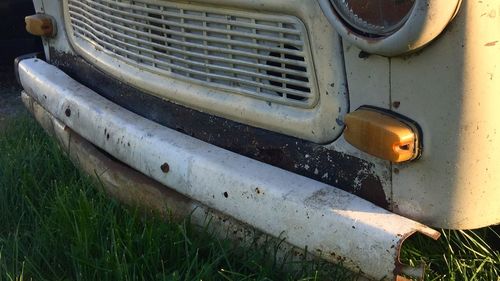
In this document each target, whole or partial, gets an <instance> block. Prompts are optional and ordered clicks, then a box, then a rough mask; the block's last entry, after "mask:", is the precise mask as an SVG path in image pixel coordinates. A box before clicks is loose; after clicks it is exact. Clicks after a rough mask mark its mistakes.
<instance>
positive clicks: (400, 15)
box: [316, 0, 462, 56]
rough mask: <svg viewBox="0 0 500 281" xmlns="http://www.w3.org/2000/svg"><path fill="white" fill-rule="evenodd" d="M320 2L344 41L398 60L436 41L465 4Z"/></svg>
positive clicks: (441, 0)
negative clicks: (401, 56) (461, 5)
mask: <svg viewBox="0 0 500 281" xmlns="http://www.w3.org/2000/svg"><path fill="white" fill-rule="evenodd" d="M316 1H318V3H319V5H320V6H321V9H322V10H323V13H324V14H325V16H326V18H327V19H328V21H329V22H330V23H331V24H332V26H333V27H334V28H335V30H336V31H337V32H338V33H339V35H340V36H342V38H343V39H344V40H346V41H347V42H349V43H351V44H353V45H355V46H357V47H358V48H360V49H361V50H363V51H365V52H367V53H370V54H378V55H383V56H397V55H401V54H406V53H409V52H412V51H415V50H418V49H419V48H422V47H423V46H425V45H426V44H428V43H429V42H431V41H432V40H433V39H434V38H436V37H437V36H438V35H439V34H440V33H441V32H442V31H443V30H444V28H445V27H446V25H448V23H449V22H450V21H451V20H452V19H453V17H454V16H455V15H456V13H457V11H458V9H459V7H460V2H461V1H462V0H316Z"/></svg>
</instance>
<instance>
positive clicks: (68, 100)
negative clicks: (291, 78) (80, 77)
mask: <svg viewBox="0 0 500 281" xmlns="http://www.w3.org/2000/svg"><path fill="white" fill-rule="evenodd" d="M19 77H20V80H21V83H22V85H23V87H24V89H25V90H26V92H27V93H28V94H29V95H30V96H31V97H32V98H33V99H34V100H36V102H38V103H39V104H40V105H41V106H42V107H43V108H44V109H45V110H46V111H47V112H49V113H50V114H51V115H53V116H54V117H55V118H57V119H58V120H60V121H61V122H62V123H63V124H65V125H67V126H68V127H70V128H71V129H73V130H74V131H75V132H77V133H78V134H79V135H81V136H82V137H83V138H85V139H87V140H89V141H90V142H92V143H93V144H94V145H96V146H97V147H99V148H101V149H103V150H104V151H106V152H107V153H109V154H110V155H112V156H113V157H115V158H116V159H118V160H120V161H122V162H124V163H126V164H128V165H129V166H131V167H133V168H135V169H137V170H138V171H140V172H142V173H144V174H145V175H147V176H148V177H151V178H153V179H155V180H157V181H158V182H160V183H162V184H164V185H166V186H169V187H171V188H172V189H174V190H176V191H178V192H179V193H181V194H183V195H184V196H187V197H189V198H192V199H194V200H197V201H199V202H202V203H203V204H205V205H206V206H208V207H209V208H214V209H216V210H218V211H220V212H222V213H225V214H229V215H231V216H232V217H234V218H235V219H237V220H240V221H242V222H244V223H248V224H250V225H252V226H254V227H256V228H257V229H259V230H261V231H263V232H265V233H268V234H270V235H272V236H274V237H284V238H286V239H287V241H288V242H289V243H290V244H292V245H294V246H296V247H299V248H305V247H307V248H309V249H314V250H315V251H317V252H318V253H321V254H322V257H323V258H325V259H327V260H330V261H336V260H337V258H338V257H341V259H342V260H343V262H344V265H346V266H349V267H351V268H356V266H359V267H360V269H361V270H362V271H363V272H364V273H365V274H367V275H368V276H370V277H373V278H375V279H388V280H391V279H392V280H394V279H395V278H396V277H397V275H398V274H399V273H402V272H405V273H408V272H410V271H412V270H409V268H408V267H405V266H402V265H401V264H400V263H399V258H398V257H399V250H400V247H401V245H402V242H403V241H404V239H406V238H407V237H408V236H409V235H411V234H413V233H414V232H416V231H419V232H422V233H423V234H426V235H428V236H430V237H433V238H438V237H439V232H436V231H434V230H432V229H430V228H428V227H426V226H424V225H422V224H420V223H417V222H415V221H412V220H410V219H407V218H404V217H401V216H398V215H396V214H393V213H390V212H388V211H386V210H384V209H381V208H379V207H377V206H375V205H373V204H371V203H369V202H367V201H365V200H363V199H361V198H359V197H356V196H354V195H352V194H350V193H347V192H345V191H342V190H340V189H338V188H335V187H333V186H329V185H326V184H323V183H320V182H317V181H314V180H312V179H309V178H306V177H302V176H299V175H297V174H293V173H290V172H287V171H284V170H282V169H279V168H276V167H273V166H270V165H267V164H264V163H262V162H258V161H255V160H252V159H249V158H246V157H244V156H241V155H238V154H235V153H232V152H230V151H227V150H224V149H221V148H218V147H216V146H213V145H211V144H208V143H205V142H202V141H200V140H197V139H194V138H192V137H189V136H187V135H185V134H182V133H179V132H177V131H174V130H172V129H169V128H166V127H163V126H161V125H159V124H157V123H154V122H152V121H150V120H147V119H145V118H143V117H140V116H138V115H136V114H134V113H132V112H130V111H128V110H126V109H124V108H122V107H120V106H118V105H116V104H114V103H112V102H111V101H109V100H107V99H105V98H103V97H101V96H100V95H98V94H96V93H95V92H93V91H92V90H90V89H88V88H87V87H85V86H83V85H81V84H80V83H78V82H76V81H74V80H73V79H71V78H70V77H69V76H67V75H66V74H65V73H63V72H62V71H60V70H59V69H57V68H56V67H54V66H52V65H49V64H47V63H45V62H43V61H41V60H39V59H26V60H24V61H22V62H20V63H19ZM68 109H70V111H71V114H69V116H67V114H66V112H67V110H68ZM158 148H161V149H158ZM165 163H168V166H169V169H168V173H165V172H164V171H163V170H162V168H161V167H162V166H163V165H164V164H165ZM255 210H258V212H255ZM418 273H419V274H421V270H420V271H418Z"/></svg>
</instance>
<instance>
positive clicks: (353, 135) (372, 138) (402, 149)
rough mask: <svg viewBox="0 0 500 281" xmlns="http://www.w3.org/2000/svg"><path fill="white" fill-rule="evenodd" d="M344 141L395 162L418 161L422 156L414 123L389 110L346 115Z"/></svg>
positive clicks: (362, 109)
mask: <svg viewBox="0 0 500 281" xmlns="http://www.w3.org/2000/svg"><path fill="white" fill-rule="evenodd" d="M344 121H345V125H346V129H345V131H344V138H345V139H346V141H347V142H349V143H350V144H351V145H353V146H354V147H356V148H358V149H359V150H361V151H364V152H366V153H368V154H371V155H373V156H376V157H378V158H381V159H384V160H388V161H391V162H394V163H399V162H405V161H410V160H414V159H416V158H417V157H418V156H419V154H420V143H419V135H418V130H417V128H416V127H415V125H414V124H412V123H410V122H407V121H405V120H403V119H401V118H398V117H397V116H393V115H391V114H390V113H387V112H385V111H380V110H377V109H372V108H364V107H362V108H360V109H358V110H356V111H354V112H351V113H349V114H347V115H346V116H345V120H344Z"/></svg>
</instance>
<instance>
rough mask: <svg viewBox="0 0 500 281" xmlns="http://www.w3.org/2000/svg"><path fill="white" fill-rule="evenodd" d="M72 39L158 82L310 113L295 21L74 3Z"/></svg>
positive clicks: (103, 1)
mask: <svg viewBox="0 0 500 281" xmlns="http://www.w3.org/2000/svg"><path fill="white" fill-rule="evenodd" d="M67 3H68V6H67V7H68V11H67V15H68V16H69V21H70V23H71V26H72V32H73V36H74V37H75V38H78V39H82V40H84V41H85V42H88V43H90V44H92V45H94V46H95V47H96V48H97V49H98V50H101V51H103V52H105V53H107V54H110V55H113V56H114V57H117V58H121V59H122V60H125V61H127V63H129V64H131V65H136V66H138V67H141V68H143V69H147V70H149V71H152V72H154V73H156V74H160V75H165V76H170V77H174V78H180V79H185V80H190V81H193V82H196V83H202V84H205V85H207V86H211V87H217V88H221V89H224V90H226V91H229V92H234V93H235V94H244V95H247V96H251V97H254V98H258V99H263V100H267V101H271V102H276V103H281V104H285V105H289V106H293V107H312V106H314V104H315V102H316V100H317V90H316V84H315V83H316V81H315V78H314V76H313V75H312V74H311V72H310V71H311V68H312V64H311V62H310V59H311V58H310V53H309V50H308V45H307V44H308V42H307V39H306V38H307V37H306V33H305V32H306V31H305V28H304V26H303V24H302V23H301V22H300V21H299V20H298V19H296V18H294V17H285V16H274V15H272V16H266V15H261V14H252V13H241V12H235V11H229V12H228V11H227V10H220V11H219V10H217V9H209V8H204V7H200V6H194V5H183V6H182V7H179V4H175V3H169V2H167V1H150V0H136V1H130V0H82V1H76V0H68V2H67Z"/></svg>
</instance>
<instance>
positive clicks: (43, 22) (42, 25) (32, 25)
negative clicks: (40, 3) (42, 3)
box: [24, 14, 56, 37]
mask: <svg viewBox="0 0 500 281" xmlns="http://www.w3.org/2000/svg"><path fill="white" fill-rule="evenodd" d="M24 21H25V22H26V31H28V32H29V33H30V34H33V35H36V36H44V37H53V36H55V35H56V29H55V26H54V19H53V18H52V17H51V16H48V15H44V14H36V15H31V16H27V17H25V18H24Z"/></svg>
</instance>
